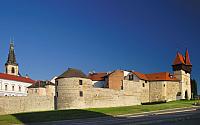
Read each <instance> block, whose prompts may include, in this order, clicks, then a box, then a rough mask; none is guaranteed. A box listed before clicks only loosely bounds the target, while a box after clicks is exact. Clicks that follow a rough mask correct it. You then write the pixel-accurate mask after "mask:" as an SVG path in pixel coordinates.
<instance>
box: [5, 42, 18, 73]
mask: <svg viewBox="0 0 200 125" xmlns="http://www.w3.org/2000/svg"><path fill="white" fill-rule="evenodd" d="M5 69H6V73H7V74H10V75H16V76H18V75H19V67H18V64H17V62H16V57H15V50H14V43H13V40H11V41H10V49H9V54H8V59H7V62H6V64H5Z"/></svg>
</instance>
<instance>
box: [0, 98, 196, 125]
mask: <svg viewBox="0 0 200 125" xmlns="http://www.w3.org/2000/svg"><path fill="white" fill-rule="evenodd" d="M193 103H194V101H174V102H168V103H162V104H154V105H138V106H125V107H112V108H92V109H80V110H79V109H73V110H58V111H44V112H31V113H18V114H12V115H1V116H0V124H18V123H32V122H45V121H57V120H67V119H82V118H92V117H101V116H115V115H122V114H134V113H141V112H148V111H156V110H164V109H172V108H182V107H191V106H192V104H193Z"/></svg>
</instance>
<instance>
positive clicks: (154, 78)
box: [133, 72, 178, 81]
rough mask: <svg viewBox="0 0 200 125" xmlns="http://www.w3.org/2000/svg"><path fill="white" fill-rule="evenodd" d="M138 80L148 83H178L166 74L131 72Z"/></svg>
mask: <svg viewBox="0 0 200 125" xmlns="http://www.w3.org/2000/svg"><path fill="white" fill-rule="evenodd" d="M133 73H134V74H135V75H136V76H137V77H138V78H140V79H142V80H148V81H178V79H177V78H176V77H174V76H173V75H171V74H170V73H168V72H160V73H151V74H142V73H139V72H133Z"/></svg>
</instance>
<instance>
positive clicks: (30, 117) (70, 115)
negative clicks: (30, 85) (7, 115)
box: [11, 109, 109, 123]
mask: <svg viewBox="0 0 200 125" xmlns="http://www.w3.org/2000/svg"><path fill="white" fill-rule="evenodd" d="M12 116H14V117H15V118H16V119H17V120H19V121H20V122H21V123H34V122H47V121H59V120H71V119H84V118H95V117H105V116H109V115H106V114H103V113H99V112H94V111H87V110H81V109H70V110H55V111H44V112H31V113H18V114H12ZM11 123H13V122H11Z"/></svg>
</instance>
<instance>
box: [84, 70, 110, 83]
mask: <svg viewBox="0 0 200 125" xmlns="http://www.w3.org/2000/svg"><path fill="white" fill-rule="evenodd" d="M106 75H107V73H104V72H99V73H90V74H89V75H88V78H89V79H91V80H92V81H104V77H105V76H106Z"/></svg>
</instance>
